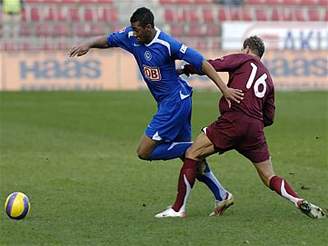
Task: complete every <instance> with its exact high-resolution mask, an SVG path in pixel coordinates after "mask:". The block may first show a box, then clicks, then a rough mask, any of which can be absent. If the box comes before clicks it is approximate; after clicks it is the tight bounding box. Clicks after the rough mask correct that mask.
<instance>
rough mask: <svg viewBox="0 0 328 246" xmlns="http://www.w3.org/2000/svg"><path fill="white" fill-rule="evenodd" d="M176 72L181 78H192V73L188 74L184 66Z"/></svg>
mask: <svg viewBox="0 0 328 246" xmlns="http://www.w3.org/2000/svg"><path fill="white" fill-rule="evenodd" d="M176 71H177V74H178V75H179V76H180V75H182V74H184V75H186V76H187V77H189V76H190V73H188V72H186V70H185V69H184V66H182V67H181V68H178V69H177V70H176Z"/></svg>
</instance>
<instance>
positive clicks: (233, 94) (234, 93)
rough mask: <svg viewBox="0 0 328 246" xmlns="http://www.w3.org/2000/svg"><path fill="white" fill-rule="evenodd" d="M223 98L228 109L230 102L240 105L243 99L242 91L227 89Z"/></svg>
mask: <svg viewBox="0 0 328 246" xmlns="http://www.w3.org/2000/svg"><path fill="white" fill-rule="evenodd" d="M223 96H224V97H225V99H226V100H227V102H228V105H229V108H231V101H234V102H236V103H240V101H241V100H243V99H244V93H243V91H242V90H239V89H234V88H229V87H228V88H227V90H225V91H224V92H223Z"/></svg>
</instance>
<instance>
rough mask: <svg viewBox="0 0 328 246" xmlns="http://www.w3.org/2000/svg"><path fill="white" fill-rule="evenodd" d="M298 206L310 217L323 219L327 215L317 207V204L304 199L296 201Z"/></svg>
mask: <svg viewBox="0 0 328 246" xmlns="http://www.w3.org/2000/svg"><path fill="white" fill-rule="evenodd" d="M298 208H299V209H300V210H301V212H302V213H303V214H305V215H307V216H309V217H310V218H312V219H323V218H326V217H327V214H326V212H325V211H324V210H323V209H322V208H319V207H318V206H316V205H314V204H312V203H310V202H308V201H305V200H302V201H300V202H299V203H298Z"/></svg>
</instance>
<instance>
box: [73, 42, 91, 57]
mask: <svg viewBox="0 0 328 246" xmlns="http://www.w3.org/2000/svg"><path fill="white" fill-rule="evenodd" d="M89 50H90V47H89V46H88V45H85V44H81V45H78V46H75V47H73V48H72V49H71V50H70V51H69V56H70V57H74V56H83V55H85V54H86V53H88V51H89Z"/></svg>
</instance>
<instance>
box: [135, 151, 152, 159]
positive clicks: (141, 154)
mask: <svg viewBox="0 0 328 246" xmlns="http://www.w3.org/2000/svg"><path fill="white" fill-rule="evenodd" d="M137 155H138V158H139V159H141V160H149V156H150V155H149V153H147V152H145V151H143V150H140V149H138V150H137Z"/></svg>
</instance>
